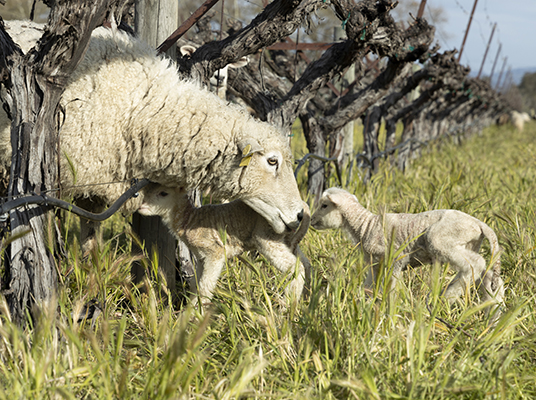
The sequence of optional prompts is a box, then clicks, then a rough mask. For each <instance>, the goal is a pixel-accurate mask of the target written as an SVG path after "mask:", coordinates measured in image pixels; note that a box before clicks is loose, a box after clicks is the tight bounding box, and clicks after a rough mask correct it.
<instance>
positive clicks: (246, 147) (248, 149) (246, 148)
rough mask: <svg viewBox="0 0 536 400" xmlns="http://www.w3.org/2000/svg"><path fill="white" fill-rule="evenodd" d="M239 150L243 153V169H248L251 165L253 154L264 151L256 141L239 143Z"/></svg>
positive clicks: (248, 140) (241, 163)
mask: <svg viewBox="0 0 536 400" xmlns="http://www.w3.org/2000/svg"><path fill="white" fill-rule="evenodd" d="M238 148H239V149H240V152H241V153H242V161H240V166H241V167H247V166H248V165H249V162H250V161H251V157H252V156H253V153H258V152H261V151H263V150H264V149H263V148H262V146H261V145H260V144H259V142H257V141H256V140H255V139H246V140H242V141H241V142H240V143H238Z"/></svg>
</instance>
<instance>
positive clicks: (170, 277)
mask: <svg viewBox="0 0 536 400" xmlns="http://www.w3.org/2000/svg"><path fill="white" fill-rule="evenodd" d="M154 3H155V2H154V1H150V0H136V3H135V7H136V12H135V19H134V25H135V31H136V33H137V34H138V35H139V37H140V38H141V39H142V40H144V41H145V42H147V43H148V44H149V45H150V46H152V47H153V48H156V47H157V46H158V45H159V44H160V43H163V42H164V41H165V40H166V39H167V38H168V37H169V35H170V34H171V33H173V31H174V30H175V29H176V28H177V26H178V25H179V23H178V22H179V21H178V15H179V10H178V2H177V1H174V0H158V1H157V4H154ZM166 54H167V55H168V56H169V57H170V58H171V59H176V46H169V47H168V48H167V52H166ZM132 229H133V231H134V233H135V234H136V235H137V236H138V237H139V239H140V241H141V243H144V244H145V249H146V251H147V252H148V253H149V254H152V252H153V251H155V252H156V254H157V256H158V269H159V272H162V275H163V276H164V277H165V279H166V285H167V288H168V289H169V291H170V293H171V295H172V297H173V298H176V295H177V290H176V258H177V257H176V249H177V241H176V240H175V238H174V237H173V235H172V234H171V233H170V231H169V229H168V228H167V227H166V226H165V225H164V223H163V222H162V219H161V218H160V217H158V216H154V217H147V216H142V215H141V214H139V213H134V214H133V216H132ZM132 276H133V279H134V282H137V283H139V282H141V281H142V280H143V278H144V276H145V270H144V268H143V267H142V266H141V265H140V264H139V263H134V264H133V266H132Z"/></svg>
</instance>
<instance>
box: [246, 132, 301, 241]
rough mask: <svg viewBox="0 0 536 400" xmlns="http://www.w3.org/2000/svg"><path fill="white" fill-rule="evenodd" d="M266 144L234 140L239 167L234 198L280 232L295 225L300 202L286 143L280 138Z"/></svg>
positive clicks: (295, 226)
mask: <svg viewBox="0 0 536 400" xmlns="http://www.w3.org/2000/svg"><path fill="white" fill-rule="evenodd" d="M267 143H268V142H267ZM269 144H270V146H269V148H268V146H262V145H261V144H259V142H258V141H257V140H255V139H253V138H247V139H244V140H242V141H240V142H239V143H238V148H239V150H240V164H239V166H240V168H242V171H241V175H240V181H239V185H240V192H241V193H240V194H239V196H238V197H240V199H242V201H244V203H246V204H247V205H249V206H250V207H251V208H252V209H254V210H255V211H257V212H258V213H259V214H260V215H262V216H263V217H264V218H265V219H266V220H267V221H268V223H269V224H270V225H271V226H272V228H273V229H274V231H275V232H276V233H278V234H281V233H283V232H285V231H288V230H294V229H297V228H298V226H299V225H300V222H301V220H302V218H303V212H304V211H303V202H302V199H301V196H300V192H299V190H298V185H297V183H296V179H295V178H294V171H293V168H292V160H291V154H290V150H289V149H288V145H287V144H286V143H284V140H283V139H282V140H280V141H278V140H272V141H270V142H269ZM265 147H266V148H265Z"/></svg>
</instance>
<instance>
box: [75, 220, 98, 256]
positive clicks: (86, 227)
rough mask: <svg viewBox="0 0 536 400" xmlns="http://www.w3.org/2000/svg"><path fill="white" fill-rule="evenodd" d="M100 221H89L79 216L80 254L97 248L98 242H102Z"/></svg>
mask: <svg viewBox="0 0 536 400" xmlns="http://www.w3.org/2000/svg"><path fill="white" fill-rule="evenodd" d="M99 228H100V222H97V221H90V220H88V219H85V218H82V217H80V245H81V247H82V254H83V255H87V254H89V253H90V252H91V251H92V250H93V249H95V248H97V245H98V243H101V242H102V234H101V230H100V229H99Z"/></svg>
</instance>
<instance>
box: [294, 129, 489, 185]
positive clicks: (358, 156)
mask: <svg viewBox="0 0 536 400" xmlns="http://www.w3.org/2000/svg"><path fill="white" fill-rule="evenodd" d="M475 125H479V124H478V123H477V122H473V123H470V124H463V126H461V127H454V128H450V129H449V130H448V132H447V133H445V134H443V135H441V136H438V137H435V138H432V139H429V140H424V141H422V140H418V139H414V138H410V139H407V140H405V141H403V142H402V143H399V144H397V145H396V146H394V147H391V148H389V149H386V150H384V151H381V152H379V153H377V154H374V155H373V156H372V157H370V158H369V157H367V156H366V155H365V154H363V153H358V154H356V155H355V156H354V157H352V162H351V163H350V173H349V174H348V176H351V170H352V167H353V163H354V160H355V161H357V160H359V159H360V160H362V161H364V162H365V163H366V165H365V164H363V163H361V164H360V165H359V168H369V169H372V167H373V163H374V161H375V160H376V159H377V158H383V157H386V156H388V155H390V154H392V153H394V152H395V151H396V150H399V149H401V148H404V147H407V146H409V145H412V144H415V145H417V146H415V147H413V148H412V150H417V149H420V148H421V147H425V146H427V145H429V144H430V143H431V142H434V141H438V140H442V139H445V138H448V137H452V136H456V135H459V134H461V133H463V132H465V131H466V130H467V129H468V128H471V127H473V126H475ZM408 149H409V148H408ZM404 150H406V149H404ZM310 158H314V159H316V160H320V161H322V162H324V163H327V162H332V161H337V157H324V156H321V155H319V154H314V153H307V154H305V155H304V156H303V157H302V158H300V159H299V160H296V161H295V164H297V166H296V168H295V170H294V177H295V178H297V176H298V172H299V171H300V169H301V168H302V167H303V166H304V165H305V163H306V162H307V160H308V159H310ZM341 183H342V182H341ZM346 183H347V184H348V182H346Z"/></svg>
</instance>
